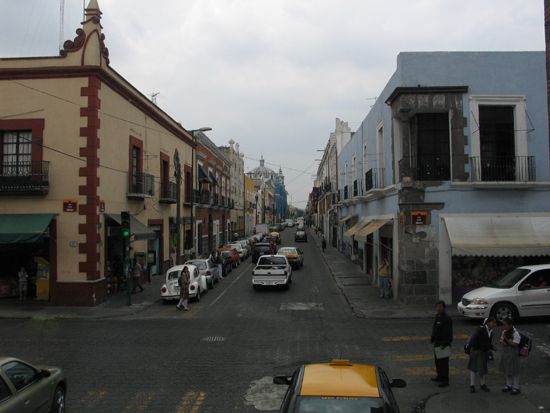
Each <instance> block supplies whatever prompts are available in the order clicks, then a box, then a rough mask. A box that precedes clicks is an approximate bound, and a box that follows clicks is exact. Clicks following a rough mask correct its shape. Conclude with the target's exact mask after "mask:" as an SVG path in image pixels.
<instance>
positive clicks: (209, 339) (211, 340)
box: [201, 336, 225, 343]
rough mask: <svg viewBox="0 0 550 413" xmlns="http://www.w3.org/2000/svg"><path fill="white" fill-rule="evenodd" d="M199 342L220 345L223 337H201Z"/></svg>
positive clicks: (223, 339)
mask: <svg viewBox="0 0 550 413" xmlns="http://www.w3.org/2000/svg"><path fill="white" fill-rule="evenodd" d="M201 341H207V342H209V343H220V342H222V341H225V337H222V336H210V337H203V338H201Z"/></svg>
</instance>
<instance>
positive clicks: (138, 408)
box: [124, 392, 156, 413]
mask: <svg viewBox="0 0 550 413" xmlns="http://www.w3.org/2000/svg"><path fill="white" fill-rule="evenodd" d="M155 395H156V394H155V393H152V392H147V393H137V394H136V395H135V396H134V397H133V399H132V401H131V402H130V403H128V404H127V405H126V407H125V408H124V412H127V413H145V412H148V411H150V409H149V407H150V404H151V402H152V401H153V397H155Z"/></svg>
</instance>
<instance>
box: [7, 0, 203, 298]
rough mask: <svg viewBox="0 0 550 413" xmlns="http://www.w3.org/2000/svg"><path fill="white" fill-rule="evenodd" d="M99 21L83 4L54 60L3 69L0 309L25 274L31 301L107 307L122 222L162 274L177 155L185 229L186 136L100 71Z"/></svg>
mask: <svg viewBox="0 0 550 413" xmlns="http://www.w3.org/2000/svg"><path fill="white" fill-rule="evenodd" d="M100 20H101V12H100V10H99V7H98V5H97V2H96V0H91V1H90V3H89V4H88V7H87V8H86V11H85V21H84V22H83V25H82V28H81V29H78V30H77V36H76V38H75V39H74V40H73V41H66V42H65V44H64V48H63V50H62V51H61V53H60V56H55V57H38V58H34V57H33V58H5V59H0V96H2V99H0V259H1V262H2V268H0V297H1V296H13V295H16V294H17V290H18V285H17V273H18V271H19V269H20V267H25V269H26V271H27V273H29V276H30V280H31V281H30V283H29V293H30V295H32V296H36V297H37V298H39V299H45V300H49V301H51V302H53V303H55V304H64V305H95V304H98V303H100V302H102V301H105V300H106V299H107V297H108V294H110V293H115V292H116V290H117V289H118V287H119V286H120V282H121V275H122V274H121V272H122V263H121V259H122V253H123V250H122V242H121V236H120V222H121V216H120V212H121V211H129V212H130V213H131V215H132V220H131V223H132V237H131V243H130V245H131V247H132V249H131V251H132V252H133V253H136V256H140V257H143V260H144V261H145V262H146V263H147V266H148V270H149V271H150V272H153V273H154V272H159V273H160V272H161V271H163V270H164V269H166V267H167V266H168V265H170V263H171V261H172V262H173V261H174V259H175V252H176V251H175V248H174V246H175V245H176V242H175V239H176V233H177V231H176V222H175V217H176V184H175V181H174V178H172V177H173V176H174V171H175V169H174V155H175V153H176V151H177V153H178V154H179V161H180V163H181V176H182V187H181V202H182V204H183V208H182V213H181V216H182V218H187V221H185V222H189V221H188V220H189V217H190V216H191V211H190V205H191V202H192V201H191V197H192V195H193V168H192V165H193V162H192V152H193V147H194V146H193V145H194V143H193V140H192V136H191V134H190V133H189V132H188V131H187V130H185V129H184V128H183V127H182V126H181V125H180V124H179V123H177V122H176V121H175V120H173V119H172V118H171V117H170V116H169V115H167V114H166V113H165V112H163V111H162V110H161V109H159V108H158V107H157V106H156V105H154V104H153V103H152V102H151V101H149V100H148V99H147V98H146V97H145V96H144V95H143V94H141V93H140V92H139V91H138V90H137V89H136V88H135V87H133V86H132V85H131V84H130V83H129V82H128V81H126V80H125V79H124V78H123V77H122V76H121V75H120V74H119V73H117V72H116V71H115V70H114V69H113V68H112V67H111V66H110V65H109V53H108V50H107V48H106V47H105V42H104V40H105V37H104V35H103V34H102V27H101V24H100ZM182 221H184V220H183V219H182ZM187 230H189V231H190V230H191V225H189V227H188V228H182V230H181V235H182V238H183V235H184V234H185V235H189V234H188V233H187V234H186V231H187ZM191 239H192V237H191ZM182 245H183V240H182Z"/></svg>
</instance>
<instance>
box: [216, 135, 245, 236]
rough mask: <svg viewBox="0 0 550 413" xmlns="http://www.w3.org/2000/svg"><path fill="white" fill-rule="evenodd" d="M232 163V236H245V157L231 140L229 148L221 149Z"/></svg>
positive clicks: (230, 195)
mask: <svg viewBox="0 0 550 413" xmlns="http://www.w3.org/2000/svg"><path fill="white" fill-rule="evenodd" d="M219 148H220V150H221V151H222V153H223V154H224V156H225V158H226V159H227V160H228V161H229V163H230V173H229V175H230V177H229V199H230V202H231V212H230V220H231V224H230V225H231V230H230V234H233V235H234V234H238V236H239V237H244V235H245V208H244V204H245V183H244V155H243V154H242V153H241V152H240V151H239V144H238V143H235V141H233V140H230V141H229V146H220V147H219Z"/></svg>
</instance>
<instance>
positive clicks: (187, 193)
mask: <svg viewBox="0 0 550 413" xmlns="http://www.w3.org/2000/svg"><path fill="white" fill-rule="evenodd" d="M192 192H193V182H192V180H191V172H189V171H186V172H185V202H191V196H192Z"/></svg>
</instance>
